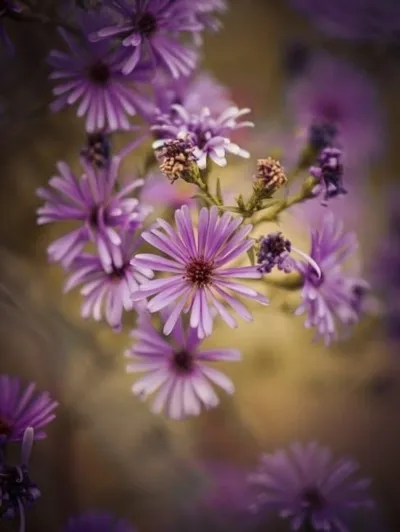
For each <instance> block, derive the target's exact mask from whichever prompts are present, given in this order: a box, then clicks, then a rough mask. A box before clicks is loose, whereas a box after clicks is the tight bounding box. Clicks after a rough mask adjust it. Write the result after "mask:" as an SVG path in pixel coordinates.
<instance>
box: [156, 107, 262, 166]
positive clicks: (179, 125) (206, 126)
mask: <svg viewBox="0 0 400 532" xmlns="http://www.w3.org/2000/svg"><path fill="white" fill-rule="evenodd" d="M171 109H172V111H174V112H173V113H170V114H169V115H161V114H160V115H159V116H158V118H157V119H156V120H155V125H154V126H152V128H151V129H152V131H154V132H155V134H156V135H157V136H159V137H161V139H160V140H156V141H155V142H154V144H153V147H154V149H157V148H159V147H161V146H162V145H163V144H164V142H165V141H171V140H175V139H177V138H189V139H190V140H191V142H192V144H193V145H194V146H195V150H194V152H193V154H194V156H195V157H196V159H197V164H198V165H199V167H200V168H205V167H206V165H207V158H208V157H210V158H211V159H212V160H213V161H214V162H215V163H216V164H218V165H219V166H225V165H226V164H227V161H226V152H230V153H233V154H235V155H239V156H240V157H244V158H246V159H247V158H249V157H250V154H249V152H247V151H245V150H242V149H241V148H240V147H239V146H238V145H237V144H234V143H233V142H232V141H231V139H230V138H229V137H230V135H231V134H232V133H233V132H234V131H236V130H238V129H241V128H244V127H252V126H253V125H254V124H253V123H252V122H238V119H239V118H240V117H242V116H243V115H246V114H248V113H249V112H250V109H238V108H237V107H229V108H228V109H226V110H225V111H224V112H223V113H221V114H220V115H219V116H218V117H214V116H213V115H212V114H211V112H210V110H209V109H208V108H207V107H204V108H203V109H202V111H201V112H200V113H189V112H188V111H187V110H186V109H185V108H184V107H182V106H181V105H173V106H172V107H171Z"/></svg>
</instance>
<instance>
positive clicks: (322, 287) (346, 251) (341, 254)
mask: <svg viewBox="0 0 400 532" xmlns="http://www.w3.org/2000/svg"><path fill="white" fill-rule="evenodd" d="M357 247H358V241H357V237H356V235H355V234H354V233H349V232H344V230H343V224H342V223H341V222H339V221H338V220H337V219H335V217H334V215H333V214H332V213H331V212H330V213H328V214H327V215H325V216H324V217H323V219H322V220H321V222H320V225H319V228H318V229H314V230H313V231H312V232H311V251H310V257H311V258H312V259H313V261H314V262H316V263H317V265H318V266H319V268H320V271H321V275H320V277H318V276H317V274H316V271H315V269H314V268H313V267H312V266H310V265H309V264H304V263H302V264H301V263H298V262H297V263H296V268H297V270H298V271H299V273H300V274H301V275H302V276H303V283H304V285H303V289H302V292H301V298H302V303H301V304H300V306H299V307H298V309H297V311H296V314H297V315H300V314H303V313H306V314H307V316H308V317H307V320H306V322H305V326H306V327H307V328H309V327H315V328H316V330H317V333H316V338H318V337H323V338H324V340H325V344H326V345H329V344H330V343H331V342H332V341H333V340H335V339H337V336H338V334H337V321H339V322H340V323H342V324H344V325H346V326H350V325H354V324H355V323H357V322H358V320H359V318H360V312H361V310H362V301H363V299H364V297H365V295H366V293H367V292H368V290H369V285H368V283H367V282H366V281H364V280H363V279H361V278H359V277H355V276H350V275H347V274H345V273H344V271H343V269H342V265H343V263H344V262H345V260H346V259H347V258H348V257H350V255H352V254H353V253H354V252H355V251H356V250H357Z"/></svg>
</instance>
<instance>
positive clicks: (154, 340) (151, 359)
mask: <svg viewBox="0 0 400 532" xmlns="http://www.w3.org/2000/svg"><path fill="white" fill-rule="evenodd" d="M162 314H163V318H164V320H165V321H167V320H168V312H166V311H164V312H163V313H162ZM132 336H133V338H135V340H136V342H135V344H134V346H133V347H132V348H131V350H129V351H127V352H126V356H127V357H128V358H130V359H131V358H134V359H138V360H137V361H135V362H130V363H129V364H128V366H127V370H128V371H129V372H134V373H137V372H144V373H146V375H145V376H144V377H142V378H140V379H139V380H138V381H137V382H136V383H135V384H134V385H133V386H132V392H133V393H134V394H135V395H138V396H139V397H141V398H142V399H147V398H148V396H149V395H152V394H153V393H155V392H158V393H157V395H156V397H155V399H154V402H153V405H152V412H154V413H157V414H159V413H160V412H162V411H163V410H164V409H165V410H166V412H167V414H168V416H169V417H171V418H172V419H183V418H186V417H188V416H197V415H199V414H200V412H201V408H202V407H204V408H207V409H209V408H214V407H216V406H217V405H218V403H219V399H218V397H217V395H216V394H215V392H214V390H213V388H212V386H211V385H210V382H211V383H213V384H215V385H217V386H219V387H221V388H222V389H223V390H224V391H226V392H227V393H230V394H232V393H233V391H234V386H233V383H232V381H231V380H230V379H229V378H228V377H226V376H225V375H224V374H223V373H221V372H220V371H217V370H216V369H214V368H212V367H210V366H209V365H208V363H211V362H218V361H221V360H229V361H237V360H240V353H239V351H237V350H235V349H211V350H205V351H201V350H200V349H199V344H200V339H199V337H198V335H197V331H196V329H192V328H188V329H187V330H184V328H183V326H182V320H181V318H178V320H177V321H176V323H175V325H174V327H173V329H172V331H171V336H170V337H169V338H166V337H165V336H163V335H161V334H160V333H159V332H158V331H157V330H156V329H155V328H154V327H153V325H152V323H151V319H150V315H149V314H147V313H142V315H141V316H140V317H139V324H138V328H137V329H135V330H134V331H133V332H132Z"/></svg>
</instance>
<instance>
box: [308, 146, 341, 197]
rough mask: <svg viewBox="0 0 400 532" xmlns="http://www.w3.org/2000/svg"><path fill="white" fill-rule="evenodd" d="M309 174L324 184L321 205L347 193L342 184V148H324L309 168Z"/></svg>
mask: <svg viewBox="0 0 400 532" xmlns="http://www.w3.org/2000/svg"><path fill="white" fill-rule="evenodd" d="M310 174H311V175H312V176H313V177H315V178H316V179H319V180H320V181H321V182H323V184H324V185H325V193H324V198H323V200H322V204H323V205H327V200H328V199H330V198H336V197H337V196H339V195H341V194H347V190H346V189H345V188H344V186H343V164H342V150H341V149H339V148H334V147H327V148H324V149H323V150H322V151H321V153H320V154H319V156H318V160H317V165H316V166H312V167H311V168H310Z"/></svg>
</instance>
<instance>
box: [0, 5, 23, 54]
mask: <svg viewBox="0 0 400 532" xmlns="http://www.w3.org/2000/svg"><path fill="white" fill-rule="evenodd" d="M21 11H22V8H21V6H20V5H18V3H17V2H15V1H14V0H2V2H1V4H0V49H1V48H5V49H6V50H7V51H8V52H9V53H12V52H13V51H14V47H13V45H12V42H11V41H10V39H9V37H8V35H7V32H6V30H5V28H4V26H3V22H2V20H1V19H2V18H4V17H6V16H7V15H8V14H12V13H20V12H21Z"/></svg>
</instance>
